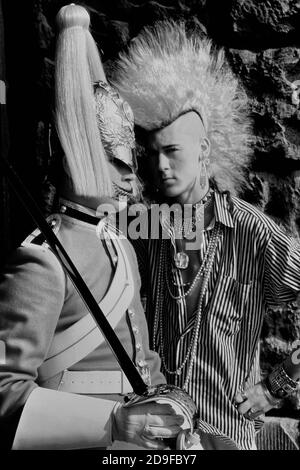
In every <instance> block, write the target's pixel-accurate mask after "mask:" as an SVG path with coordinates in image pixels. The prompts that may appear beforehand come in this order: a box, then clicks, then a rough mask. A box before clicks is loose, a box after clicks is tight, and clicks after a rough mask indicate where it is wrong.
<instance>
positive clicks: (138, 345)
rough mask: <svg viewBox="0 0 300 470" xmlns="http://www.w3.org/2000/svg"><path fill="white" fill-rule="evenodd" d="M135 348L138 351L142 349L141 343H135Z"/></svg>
mask: <svg viewBox="0 0 300 470" xmlns="http://www.w3.org/2000/svg"><path fill="white" fill-rule="evenodd" d="M136 349H137V351H140V350H141V349H142V345H141V344H140V343H136Z"/></svg>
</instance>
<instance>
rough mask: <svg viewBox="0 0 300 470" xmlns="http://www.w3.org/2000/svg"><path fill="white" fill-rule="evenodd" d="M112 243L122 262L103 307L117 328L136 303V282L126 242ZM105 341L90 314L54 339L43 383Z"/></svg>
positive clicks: (41, 370)
mask: <svg viewBox="0 0 300 470" xmlns="http://www.w3.org/2000/svg"><path fill="white" fill-rule="evenodd" d="M111 240H112V243H113V244H114V246H115V249H116V251H117V255H118V263H117V267H116V272H115V275H114V278H113V280H112V283H111V286H110V288H109V290H108V292H107V294H106V295H105V297H104V298H103V300H102V301H101V302H100V304H99V306H100V307H101V310H102V311H103V312H104V313H105V316H106V317H107V320H108V321H109V323H110V325H111V327H112V328H113V329H114V328H115V327H116V326H117V324H118V323H119V321H120V319H121V317H122V315H124V312H125V311H126V310H127V309H128V307H129V305H130V303H131V302H132V299H133V295H134V280H133V275H132V271H131V267H130V263H129V260H128V257H127V253H126V251H125V249H124V247H123V246H122V242H121V241H120V240H119V239H118V238H116V237H113V236H112V238H111ZM118 294H119V295H118ZM104 341H105V338H104V336H103V335H102V333H101V331H100V330H99V328H98V326H97V325H96V323H95V320H94V319H93V317H92V316H91V315H90V314H87V315H86V316H84V317H83V318H81V319H80V320H79V321H78V322H77V323H75V324H74V325H72V326H71V327H69V328H68V329H67V330H65V331H63V332H61V333H59V334H57V335H55V336H54V338H53V342H52V345H51V348H50V350H49V353H48V355H47V359H46V360H45V361H44V363H43V364H42V365H41V367H40V368H39V381H41V382H44V381H45V380H47V379H49V378H51V377H54V376H55V375H57V374H58V373H59V372H62V371H63V370H65V369H67V368H68V367H71V366H72V365H74V364H76V363H77V362H79V361H80V360H82V359H83V358H84V357H86V356H87V355H88V354H90V353H91V352H92V351H94V350H95V349H96V348H97V347H99V346H100V345H101V344H102V343H103V342H104Z"/></svg>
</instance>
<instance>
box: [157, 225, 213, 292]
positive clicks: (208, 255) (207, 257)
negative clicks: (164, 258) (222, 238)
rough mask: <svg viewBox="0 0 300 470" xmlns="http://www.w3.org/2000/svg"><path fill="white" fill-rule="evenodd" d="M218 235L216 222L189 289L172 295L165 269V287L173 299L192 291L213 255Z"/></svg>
mask: <svg viewBox="0 0 300 470" xmlns="http://www.w3.org/2000/svg"><path fill="white" fill-rule="evenodd" d="M218 237H219V226H218V225H217V224H216V225H215V227H214V228H213V230H212V234H211V237H210V240H209V243H208V247H207V250H206V253H205V255H204V258H203V261H202V264H201V266H200V268H199V269H198V271H197V273H196V275H195V277H194V280H193V281H192V283H191V284H190V287H189V289H188V290H187V291H186V292H184V293H183V294H179V295H174V294H173V293H172V292H171V288H170V283H169V279H168V275H167V274H168V273H167V270H165V280H166V284H167V289H168V292H169V294H170V296H171V297H172V299H174V300H181V299H184V298H185V297H187V296H188V295H189V294H190V293H191V292H192V290H193V289H194V287H195V286H196V284H197V281H198V280H199V279H200V277H201V276H202V274H203V272H204V270H205V268H206V267H207V264H208V261H209V260H210V259H211V257H213V256H214V251H215V248H216V242H217V239H218Z"/></svg>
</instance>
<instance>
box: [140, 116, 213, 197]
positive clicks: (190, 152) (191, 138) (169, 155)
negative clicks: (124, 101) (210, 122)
mask: <svg viewBox="0 0 300 470" xmlns="http://www.w3.org/2000/svg"><path fill="white" fill-rule="evenodd" d="M147 154H148V163H149V169H150V171H151V176H152V178H151V180H152V181H153V184H154V185H155V186H156V187H157V188H159V190H160V192H161V193H162V194H164V195H165V196H166V197H168V198H174V200H176V201H177V202H181V203H187V202H196V201H197V200H199V199H200V195H198V194H197V193H198V192H199V188H200V186H199V184H198V182H199V176H200V158H207V156H208V154H209V142H208V140H207V138H206V137H205V131H204V129H203V125H202V122H201V119H200V117H199V116H198V115H197V114H196V113H195V112H189V113H187V114H184V115H182V116H180V117H179V118H177V119H176V120H175V121H174V122H172V123H171V124H170V125H168V126H167V127H165V128H163V129H160V130H157V131H152V132H150V133H149V135H148V139H147ZM194 199H195V201H194Z"/></svg>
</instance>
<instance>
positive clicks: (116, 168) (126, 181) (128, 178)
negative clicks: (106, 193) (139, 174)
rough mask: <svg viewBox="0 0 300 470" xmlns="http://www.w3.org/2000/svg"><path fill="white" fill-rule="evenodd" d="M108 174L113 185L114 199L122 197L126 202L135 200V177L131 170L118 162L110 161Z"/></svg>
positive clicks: (136, 186)
mask: <svg viewBox="0 0 300 470" xmlns="http://www.w3.org/2000/svg"><path fill="white" fill-rule="evenodd" d="M109 172H110V177H111V180H112V183H113V185H114V195H115V197H116V198H119V197H122V196H123V197H127V199H128V200H135V199H136V198H137V196H138V185H137V179H136V175H135V174H134V173H133V172H132V171H131V169H130V168H129V167H128V166H127V165H125V164H123V163H122V162H121V161H119V160H111V161H110V162H109Z"/></svg>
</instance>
